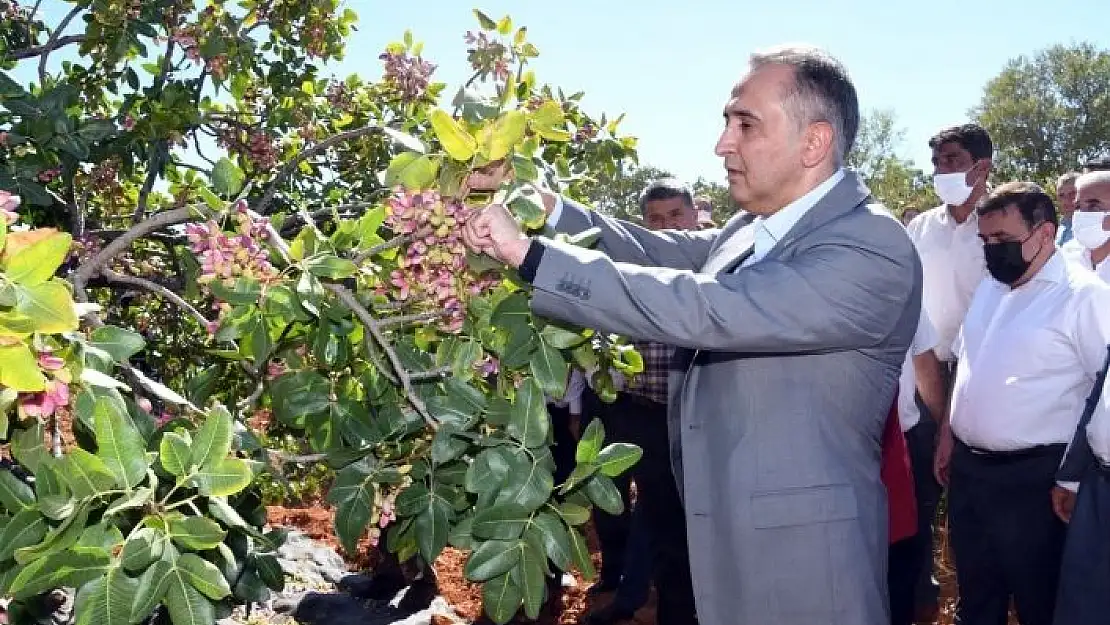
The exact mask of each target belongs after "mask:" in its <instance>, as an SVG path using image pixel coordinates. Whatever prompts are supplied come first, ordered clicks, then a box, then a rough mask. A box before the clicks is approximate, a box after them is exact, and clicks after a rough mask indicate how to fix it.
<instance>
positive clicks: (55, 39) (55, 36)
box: [32, 4, 84, 89]
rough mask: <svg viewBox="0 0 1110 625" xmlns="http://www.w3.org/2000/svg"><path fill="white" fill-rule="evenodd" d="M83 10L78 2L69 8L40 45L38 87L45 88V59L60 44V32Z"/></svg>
mask: <svg viewBox="0 0 1110 625" xmlns="http://www.w3.org/2000/svg"><path fill="white" fill-rule="evenodd" d="M83 10H84V9H82V7H81V5H80V4H78V5H77V6H75V7H73V8H72V9H70V11H69V13H66V16H65V17H63V18H62V21H61V22H59V23H58V27H57V28H55V29H54V32H53V33H51V34H50V39H48V40H47V41H46V44H45V45H44V46H42V51H41V52H39V87H42V88H44V89H45V88H46V59H47V58H49V57H50V53H51V52H52V51H53V50H54V49H55V48H57V47H58V46H59V45H61V44H60V43H59V42H60V38H61V36H62V32H64V31H65V29H66V27H67V26H69V23H70V22H72V21H73V18H75V17H77V16H78V15H79V14H80V13H81V11H83ZM81 39H84V36H82V37H81ZM32 56H33V55H32Z"/></svg>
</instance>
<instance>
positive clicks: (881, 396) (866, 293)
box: [532, 173, 921, 625]
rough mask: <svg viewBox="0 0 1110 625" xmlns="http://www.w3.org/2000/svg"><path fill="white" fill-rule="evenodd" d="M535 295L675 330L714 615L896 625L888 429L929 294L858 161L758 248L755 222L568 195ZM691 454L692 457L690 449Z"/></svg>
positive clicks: (731, 620)
mask: <svg viewBox="0 0 1110 625" xmlns="http://www.w3.org/2000/svg"><path fill="white" fill-rule="evenodd" d="M592 226H598V227H599V228H600V229H601V230H602V237H601V240H600V244H599V250H585V249H581V248H576V247H573V246H570V245H565V244H561V243H557V242H553V241H545V243H546V244H547V249H546V251H545V253H544V255H543V259H542V261H541V262H540V264H539V267H538V269H537V272H536V276H535V279H534V280H533V285H534V286H535V293H534V295H533V299H532V306H533V309H534V310H535V311H536V312H537V313H539V314H541V315H544V316H547V317H551V318H557V319H562V320H566V321H570V322H574V323H578V324H580V325H583V326H586V327H593V328H598V329H600V330H603V331H609V332H616V333H619V334H622V335H625V336H629V337H632V338H636V339H647V340H652V341H658V342H662V343H668V344H671V345H677V346H679V347H680V348H684V349H679V350H678V351H679V355H678V357H677V358H676V360H677V362H676V366H675V370H674V371H672V374H671V379H670V391H671V392H670V397H671V398H670V404H671V405H670V421H671V425H672V428H671V434H672V448H674V450H675V452H676V453H675V454H674V456H675V463H674V465H675V467H674V468H675V472H676V475H677V476H678V480H679V483H680V487H681V488H682V490H683V493H684V500H685V506H686V519H687V525H688V536H689V543H690V559H691V566H692V573H693V580H694V593H695V596H696V599H697V609H698V615H699V620H700V622H701V623H702V625H885V624H886V623H888V622H889V619H888V616H887V613H888V607H887V594H886V553H887V528H888V522H889V521H888V516H887V505H886V491H885V489H884V487H883V484H882V482H881V480H880V476H879V466H880V449H881V437H882V432H883V425H884V422H885V419H886V417H887V415H888V413H889V410H890V407H891V404H892V402H893V401H894V399H895V397H894V396H895V389H896V386H897V383H898V377H899V372H900V370H901V367H902V362H903V359H904V358H905V355H906V351H907V350H908V348H909V345H910V342H911V340H912V339H913V335H914V331H915V329H916V328H917V322H918V315H919V313H920V307H921V264H920V261H919V259H918V257H917V254H916V252H915V251H914V248H913V245H912V243H911V242H910V240H909V238H908V237H907V236H906V233H905V230H904V229H903V228H902V226H901V225H900V224H899V223H898V222H897V221H896V220H895V219H894V218H893V217H892V216H891V215H890V214H889V213H888V212H887V211H886V210H885V209H884V208H883V207H882V206H880V205H878V204H875V203H873V201H872V199H871V197H870V192H869V191H868V190H867V188H866V187H865V186H864V185H863V183H862V182H861V181H860V179H859V178H858V177H857V176H856V175H855V174H853V173H848V174H847V176H846V177H845V178H844V180H842V181H841V182H840V183H839V184H837V185H836V186H835V187H833V189H832V190H831V191H830V192H829V193H828V194H827V195H826V196H825V197H824V198H823V199H821V200H820V201H819V202H818V203H817V205H816V206H814V207H813V208H812V209H810V211H809V212H808V213H806V214H805V215H804V216H803V217H802V219H801V220H800V221H799V222H798V223H797V224H796V225H795V226H794V227H793V229H791V230H790V231H789V233H788V234H787V235H786V236H785V237H783V239H782V240H781V241H779V242H778V244H777V245H776V246H775V247H773V248H772V249H771V251H770V252H769V253H768V254H767V255H766V256H765V257H764V258H763V259H762V260H760V261H759V262H757V263H753V264H751V265H749V266H746V267H743V268H739V267H738V265H739V261H740V260H741V259H742V258H743V257H744V256H745V255H746V253H747V252H748V250H749V249H750V247H751V244H752V241H753V238H754V228H755V227H757V226H755V225H752V224H750V220H749V219H744V218H734V219H733V220H730V221H729V223H728V224H726V225H725V227H724V228H723V229H721V230H717V231H697V232H676V231H667V232H652V231H649V230H646V229H644V228H640V227H638V226H635V225H632V224H628V223H625V222H620V221H618V220H614V219H610V218H607V217H604V216H602V215H599V214H597V213H594V212H591V211H589V210H587V209H585V208H583V207H581V206H578V205H576V204H574V203H573V202H569V201H567V202H565V204H564V209H563V215H562V217H561V218H560V220H559V223H558V224H557V228H558V229H559V230H561V231H564V232H570V233H575V232H580V231H582V230H585V229H587V228H589V227H592ZM679 451H681V454H679V453H678V452H679Z"/></svg>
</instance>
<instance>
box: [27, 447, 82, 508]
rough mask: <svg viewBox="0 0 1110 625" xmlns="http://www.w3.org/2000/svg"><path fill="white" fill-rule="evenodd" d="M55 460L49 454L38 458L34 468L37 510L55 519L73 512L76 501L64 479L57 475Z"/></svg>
mask: <svg viewBox="0 0 1110 625" xmlns="http://www.w3.org/2000/svg"><path fill="white" fill-rule="evenodd" d="M43 453H45V450H43ZM56 462H57V461H55V460H54V458H52V457H50V456H49V455H47V456H45V457H44V458H42V459H40V464H39V466H38V468H37V469H36V470H35V490H36V491H37V494H38V498H39V510H42V513H43V514H45V515H46V516H47V517H48V518H51V519H54V520H56V521H57V520H62V519H65V518H67V517H69V516H70V515H72V514H73V506H74V504H75V503H76V501H75V500H74V497H73V494H72V493H70V490H69V487H68V486H66V483H65V481H64V480H63V479H62V477H61V476H60V475H58V471H57V470H56V469H55V467H56V466H57V464H56Z"/></svg>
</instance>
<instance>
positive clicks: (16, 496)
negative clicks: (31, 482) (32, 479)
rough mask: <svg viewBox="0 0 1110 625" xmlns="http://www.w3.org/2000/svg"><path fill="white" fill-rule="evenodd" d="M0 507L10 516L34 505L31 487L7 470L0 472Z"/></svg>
mask: <svg viewBox="0 0 1110 625" xmlns="http://www.w3.org/2000/svg"><path fill="white" fill-rule="evenodd" d="M0 505H3V506H4V509H5V510H7V511H8V512H11V513H12V514H18V513H20V512H23V511H24V510H27V509H29V508H31V507H32V506H34V505H35V493H34V491H32V490H31V487H30V486H28V485H26V484H24V483H23V482H22V481H21V480H20V479H19V478H17V477H16V476H14V475H12V472H11V471H8V470H7V469H5V470H2V471H0Z"/></svg>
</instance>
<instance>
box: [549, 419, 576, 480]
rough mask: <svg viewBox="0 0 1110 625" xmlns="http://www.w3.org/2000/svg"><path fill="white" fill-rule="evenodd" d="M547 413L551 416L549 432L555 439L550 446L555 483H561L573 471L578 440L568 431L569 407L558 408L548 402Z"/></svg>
mask: <svg viewBox="0 0 1110 625" xmlns="http://www.w3.org/2000/svg"><path fill="white" fill-rule="evenodd" d="M547 414H548V415H550V416H551V434H552V436H553V438H554V439H555V446H554V447H552V448H551V457H552V459H553V460H554V461H555V474H554V475H555V483H556V484H562V483H563V482H565V481H566V480H567V478H568V477H570V474H571V472H572V471H574V465H575V464H576V462H575V459H574V452H575V450H576V449H577V447H578V441H577V440H576V439H575V438H574V433H573V432H571V431H570V408H569V407H567V408H560V407H558V406H556V405H555V404H548V405H547Z"/></svg>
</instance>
